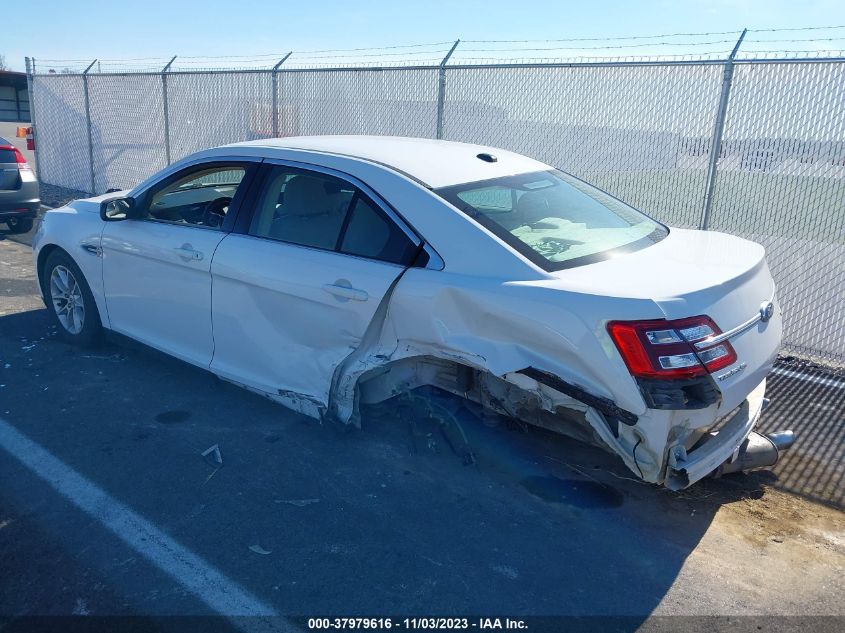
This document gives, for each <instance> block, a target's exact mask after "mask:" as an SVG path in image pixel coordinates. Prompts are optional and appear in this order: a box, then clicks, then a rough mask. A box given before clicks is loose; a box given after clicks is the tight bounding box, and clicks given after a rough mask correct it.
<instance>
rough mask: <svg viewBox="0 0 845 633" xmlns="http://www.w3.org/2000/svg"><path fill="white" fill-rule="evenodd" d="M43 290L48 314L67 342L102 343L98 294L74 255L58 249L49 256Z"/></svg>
mask: <svg viewBox="0 0 845 633" xmlns="http://www.w3.org/2000/svg"><path fill="white" fill-rule="evenodd" d="M41 287H42V288H44V298H45V299H46V303H47V311H48V312H49V313H50V318H51V320H52V321H53V324H54V325H55V326H56V329H57V330H58V333H59V336H61V338H62V339H63V340H65V341H67V342H68V343H72V344H74V345H79V346H80V347H91V346H93V345H96V344H97V343H99V342H100V340H101V336H102V333H103V326H102V323H101V322H100V313H99V312H98V311H97V304H96V302H95V301H94V295H93V294H91V288H90V287H89V286H88V282H87V281H85V277H84V276H83V274H82V271H81V270H79V266H77V265H76V262H74V261H73V259H71V257H70V255H68V254H67V253H65V252H64V251H58V250H57V251H54V252H53V253H51V254H50V255H49V256H48V257H47V262H46V263H45V265H44V271H43V273H42V276H41ZM68 304H70V307H69V308H67V307H66V306H68Z"/></svg>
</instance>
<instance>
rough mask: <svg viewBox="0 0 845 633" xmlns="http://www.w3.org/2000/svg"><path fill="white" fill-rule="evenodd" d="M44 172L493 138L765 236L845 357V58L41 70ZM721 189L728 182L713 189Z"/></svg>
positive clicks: (117, 176) (674, 213)
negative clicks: (231, 150)
mask: <svg viewBox="0 0 845 633" xmlns="http://www.w3.org/2000/svg"><path fill="white" fill-rule="evenodd" d="M30 81H31V87H32V93H33V113H34V119H33V120H34V124H35V127H36V139H37V148H38V153H37V167H38V170H39V175H40V178H41V181H42V183H45V184H47V185H56V186H60V187H63V188H65V189H71V190H76V191H77V192H80V193H79V195H83V194H82V192H85V193H103V192H104V191H106V190H107V189H110V188H121V189H125V188H130V187H132V186H134V185H135V184H137V183H138V182H139V181H141V180H142V179H143V178H145V177H146V176H149V175H150V174H152V173H154V172H155V171H157V170H159V169H161V168H162V167H164V166H165V165H166V164H168V163H169V162H172V161H174V160H177V159H179V158H181V157H182V156H185V155H187V154H190V153H191V152H194V151H197V150H200V149H204V148H207V147H212V146H215V145H221V144H224V143H231V142H236V141H243V140H252V139H259V138H269V137H276V136H295V135H315V134H390V135H399V136H418V137H428V138H438V137H439V138H445V139H448V140H456V141H467V142H476V143H481V144H486V145H493V146H497V147H503V148H506V149H510V150H514V151H517V152H520V153H523V154H527V155H529V156H532V157H534V158H537V159H539V160H542V161H544V162H547V163H550V164H552V165H555V166H558V167H560V168H562V169H564V170H566V171H569V172H571V173H573V174H575V175H577V176H580V177H582V178H585V179H586V180H589V181H591V182H594V183H596V184H597V185H599V186H601V187H603V188H604V189H606V190H608V191H609V192H611V193H613V194H614V195H616V196H618V197H620V198H622V199H624V200H626V201H627V202H630V203H632V204H633V205H635V206H637V207H639V208H641V209H643V210H644V211H646V212H647V213H650V214H651V215H653V216H655V217H657V218H658V219H661V220H663V221H664V222H666V223H668V224H670V225H673V226H679V227H688V228H709V229H713V230H720V231H726V232H730V233H734V234H737V235H740V236H743V237H748V238H750V239H753V240H755V241H758V242H760V243H762V244H764V245H765V246H766V248H767V250H768V258H769V263H770V265H771V267H772V271H773V273H774V276H775V278H776V281H777V283H778V297H779V300H780V302H781V305H782V306H783V311H784V325H785V334H784V336H785V339H784V343H785V345H784V348H785V351H788V352H791V353H795V354H797V355H802V356H805V357H809V358H811V359H813V360H817V361H821V362H826V363H829V364H834V365H843V364H845V327H843V318H842V314H843V313H845V292H843V288H845V59H841V58H836V59H831V58H827V59H814V60H763V59H761V60H752V59H748V60H741V61H733V60H730V59H729V60H726V61H714V60H701V61H679V62H659V61H641V62H602V63H565V64H564V63H543V64H511V63H508V64H485V65H465V64H453V65H448V64H445V63H444V64H440V65H432V66H411V67H401V66H397V67H385V68H373V67H360V68H333V69H328V68H313V69H305V68H291V69H282V68H278V67H277V68H276V69H274V70H272V71H271V70H249V71H239V72H238V71H203V72H185V71H179V72H162V73H129V74H108V73H103V74H100V73H91V74H78V75H61V74H59V75H56V74H36V75H30ZM709 191H712V195H708V192H709Z"/></svg>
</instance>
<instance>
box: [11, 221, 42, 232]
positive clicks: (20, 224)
mask: <svg viewBox="0 0 845 633" xmlns="http://www.w3.org/2000/svg"><path fill="white" fill-rule="evenodd" d="M34 222H35V220H33V219H32V218H9V219H7V220H6V226H8V227H9V233H29V232H30V231H31V230H32V225H33V223H34Z"/></svg>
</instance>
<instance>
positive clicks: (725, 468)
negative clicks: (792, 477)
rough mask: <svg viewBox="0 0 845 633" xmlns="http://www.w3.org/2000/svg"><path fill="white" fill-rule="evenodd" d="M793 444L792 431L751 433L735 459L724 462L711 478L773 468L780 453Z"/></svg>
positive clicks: (793, 436) (793, 434)
mask: <svg viewBox="0 0 845 633" xmlns="http://www.w3.org/2000/svg"><path fill="white" fill-rule="evenodd" d="M794 443H795V433H793V432H792V431H780V432H778V433H768V434H766V435H761V434H760V433H757V432H756V431H752V432H751V435H749V436H748V437H747V438H746V440H745V441H744V442H743V443H742V445H740V447H739V449H738V451H737V453H736V457H734V458H732V460H728V461H726V462H725V463H724V464H722V465H721V466H719V468H717V469H716V470H715V471H713V477H720V476H722V475H726V474H728V473H738V472H740V471H744V470H754V469H756V468H766V467H767V466H774V465H775V463H776V462H777V461H778V458H779V457H780V451H785V450H787V449H788V448H789V447H791V446H792V445H793V444H794Z"/></svg>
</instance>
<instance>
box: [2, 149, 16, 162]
mask: <svg viewBox="0 0 845 633" xmlns="http://www.w3.org/2000/svg"><path fill="white" fill-rule="evenodd" d="M16 162H18V158H17V156H16V155H15V150H13V149H5V148H0V163H16Z"/></svg>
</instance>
